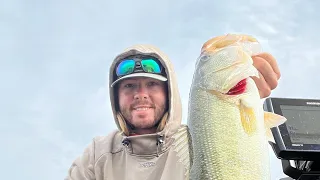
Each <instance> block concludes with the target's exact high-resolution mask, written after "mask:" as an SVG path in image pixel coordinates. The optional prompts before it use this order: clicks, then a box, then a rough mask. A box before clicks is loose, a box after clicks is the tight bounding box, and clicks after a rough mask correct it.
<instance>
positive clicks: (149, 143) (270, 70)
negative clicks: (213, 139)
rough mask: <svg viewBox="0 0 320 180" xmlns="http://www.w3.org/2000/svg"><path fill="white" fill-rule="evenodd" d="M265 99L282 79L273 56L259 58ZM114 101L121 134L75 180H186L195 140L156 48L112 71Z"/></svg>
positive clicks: (72, 174) (128, 57) (130, 55)
mask: <svg viewBox="0 0 320 180" xmlns="http://www.w3.org/2000/svg"><path fill="white" fill-rule="evenodd" d="M253 60H254V65H255V67H256V68H257V69H258V70H259V72H260V76H261V78H260V79H257V78H254V80H255V82H256V84H257V86H258V89H259V91H260V95H261V98H264V97H267V96H269V94H270V92H271V90H272V89H274V88H275V87H276V86H277V81H278V79H279V77H280V73H279V69H278V68H277V64H276V61H275V59H274V58H273V57H272V56H271V55H270V54H267V53H263V54H261V55H258V56H255V57H253ZM109 75H110V79H109V80H110V81H109V82H110V84H109V85H110V101H111V105H112V110H113V115H114V120H115V123H116V124H117V126H118V129H119V130H118V131H114V132H112V133H110V134H109V135H108V136H102V137H96V138H94V139H93V141H92V143H91V144H90V145H89V146H88V147H87V148H86V149H85V151H84V153H83V154H82V155H81V156H80V157H79V158H77V159H76V160H75V161H74V163H73V164H72V166H71V167H70V169H69V173H68V177H67V178H66V179H69V180H106V179H107V180H129V179H130V180H131V179H132V180H134V179H137V180H142V179H144V180H147V179H148V180H149V179H150V180H171V179H174V180H182V179H188V178H189V169H190V166H191V165H192V159H191V157H192V156H191V153H192V147H190V146H189V144H190V142H189V141H190V136H189V133H188V129H187V126H186V125H182V124H181V120H182V119H181V117H182V110H181V101H180V95H179V92H178V86H177V82H176V77H175V74H174V69H173V66H172V64H171V62H170V60H169V59H168V57H167V56H166V55H164V54H163V53H162V52H161V51H160V50H159V49H157V48H156V47H154V46H151V45H136V46H132V47H130V48H128V49H126V50H125V51H124V52H123V53H121V54H119V55H118V56H117V57H116V58H115V59H114V61H113V63H112V65H111V67H110V74H109Z"/></svg>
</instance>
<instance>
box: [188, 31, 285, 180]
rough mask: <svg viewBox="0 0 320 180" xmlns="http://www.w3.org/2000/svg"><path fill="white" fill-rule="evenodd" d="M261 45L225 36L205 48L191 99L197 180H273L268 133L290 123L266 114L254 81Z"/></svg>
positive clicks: (245, 37) (242, 37)
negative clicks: (255, 64) (254, 61)
mask: <svg viewBox="0 0 320 180" xmlns="http://www.w3.org/2000/svg"><path fill="white" fill-rule="evenodd" d="M260 51H261V46H260V44H259V42H258V41H257V40H256V39H255V38H253V37H251V36H248V35H236V34H227V35H223V36H218V37H215V38H213V39H210V40H209V41H207V42H206V43H204V45H203V47H202V52H201V54H200V56H199V58H198V59H197V62H196V67H195V73H194V76H193V80H192V85H191V89H190V94H189V96H190V97H189V109H188V113H189V114H188V121H187V122H188V126H189V128H190V133H191V137H192V143H193V166H192V168H191V177H190V178H191V179H193V180H209V179H214V180H269V179H270V178H271V176H270V165H269V154H268V141H273V142H274V139H273V137H272V133H271V130H270V128H271V127H275V126H278V125H280V124H282V123H284V122H285V121H286V119H285V118H284V117H283V116H280V115H277V114H273V113H269V112H264V111H263V105H262V103H261V100H260V95H259V91H258V89H257V87H256V85H255V82H254V81H253V79H252V78H251V77H252V76H257V77H259V73H258V71H257V69H256V68H255V67H254V66H253V60H252V58H251V57H252V55H254V54H256V53H259V52H260Z"/></svg>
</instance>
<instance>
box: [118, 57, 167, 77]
mask: <svg viewBox="0 0 320 180" xmlns="http://www.w3.org/2000/svg"><path fill="white" fill-rule="evenodd" d="M139 62H140V64H141V67H142V68H141V69H142V70H143V71H144V72H147V73H155V74H160V73H161V66H160V64H159V63H158V62H157V61H156V60H155V59H152V58H146V59H139V60H134V59H125V60H123V61H122V62H121V63H120V64H119V65H118V67H117V68H116V74H117V76H124V75H127V74H131V73H133V72H134V70H135V69H136V68H139V66H138V65H139Z"/></svg>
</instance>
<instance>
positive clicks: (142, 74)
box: [111, 73, 167, 87]
mask: <svg viewBox="0 0 320 180" xmlns="http://www.w3.org/2000/svg"><path fill="white" fill-rule="evenodd" d="M133 77H149V78H153V79H157V80H160V81H167V78H165V77H163V76H161V75H159V74H151V73H133V74H129V75H126V76H123V77H121V78H119V79H117V80H116V81H114V82H113V83H112V84H111V87H113V86H114V85H115V84H116V83H118V82H119V81H121V80H123V79H128V78H133Z"/></svg>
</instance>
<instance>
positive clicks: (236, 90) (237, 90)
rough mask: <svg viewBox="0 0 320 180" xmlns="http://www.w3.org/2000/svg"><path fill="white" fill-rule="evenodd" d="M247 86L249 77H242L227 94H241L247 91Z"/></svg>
mask: <svg viewBox="0 0 320 180" xmlns="http://www.w3.org/2000/svg"><path fill="white" fill-rule="evenodd" d="M246 87H247V79H246V78H245V79H242V80H241V81H239V82H238V83H237V84H236V85H235V86H233V87H232V88H231V89H230V90H229V91H228V92H227V93H225V94H226V95H239V94H242V93H244V92H245V90H246Z"/></svg>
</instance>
